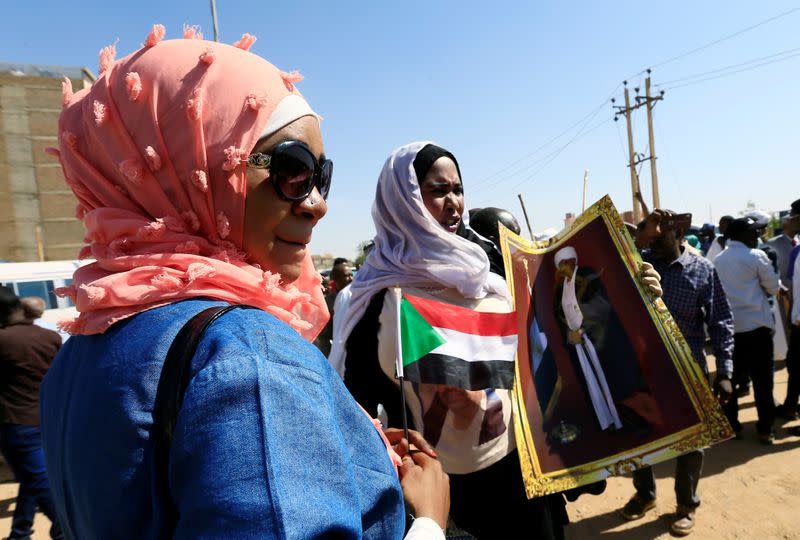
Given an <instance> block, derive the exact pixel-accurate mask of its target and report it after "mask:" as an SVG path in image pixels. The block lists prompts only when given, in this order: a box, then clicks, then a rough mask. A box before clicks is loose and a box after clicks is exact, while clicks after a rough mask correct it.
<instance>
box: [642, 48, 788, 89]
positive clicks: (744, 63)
mask: <svg viewBox="0 0 800 540" xmlns="http://www.w3.org/2000/svg"><path fill="white" fill-rule="evenodd" d="M798 51H800V47H795V48H793V49H786V50H783V51H780V52H776V53H774V54H769V55H767V56H761V57H759V58H753V59H752V60H747V61H746V62H739V63H737V64H731V65H728V66H725V67H721V68H718V69H712V70H709V71H704V72H702V73H695V74H694V75H687V76H686V77H680V78H678V79H672V80H670V81H665V82H663V83H660V84H657V85H656V86H658V87H662V86H669V85H671V84H673V83H678V82H683V81H687V80H690V79H697V78H699V77H705V76H706V75H713V74H715V73H720V72H723V71H727V70H729V69H733V68H737V67H742V66H747V65H749V64H754V63H757V62H762V61H764V60H769V59H771V58H775V57H778V56H786V55H788V54H790V53H796V52H798ZM780 60H782V58H781V59H780Z"/></svg>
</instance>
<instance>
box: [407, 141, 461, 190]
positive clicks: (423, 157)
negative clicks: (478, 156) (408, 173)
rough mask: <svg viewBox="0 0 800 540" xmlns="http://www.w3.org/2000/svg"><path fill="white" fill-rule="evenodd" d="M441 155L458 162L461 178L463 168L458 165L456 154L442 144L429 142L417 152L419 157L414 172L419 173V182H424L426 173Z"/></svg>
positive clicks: (415, 160)
mask: <svg viewBox="0 0 800 540" xmlns="http://www.w3.org/2000/svg"><path fill="white" fill-rule="evenodd" d="M441 157H448V158H450V159H452V160H453V163H455V164H456V170H457V171H458V179H459V180H461V169H460V168H459V167H458V161H457V160H456V156H454V155H453V154H451V153H450V152H448V151H447V150H445V149H444V148H442V147H440V146H436V145H435V144H428V145H426V146H424V147H423V148H422V150H420V151H419V152H418V153H417V157H415V158H414V172H415V173H417V182H418V183H420V184H421V183H422V181H423V180H424V179H425V175H426V174H428V171H430V170H431V167H433V164H434V163H435V162H436V160H437V159H439V158H441ZM462 183H463V182H462Z"/></svg>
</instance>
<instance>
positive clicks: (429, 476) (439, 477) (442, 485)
mask: <svg viewBox="0 0 800 540" xmlns="http://www.w3.org/2000/svg"><path fill="white" fill-rule="evenodd" d="M409 436H410V435H409ZM412 438H413V437H412ZM399 473H400V485H401V486H402V488H403V497H404V498H405V500H406V505H408V507H409V508H410V509H411V510H412V512H413V514H414V516H415V517H428V518H431V519H432V520H434V521H435V522H436V523H437V524H438V525H439V527H441V528H442V530H444V529H446V528H447V516H448V515H449V514H450V477H448V476H447V473H446V472H444V470H443V469H442V464H441V463H439V460H437V459H434V458H432V457H430V456H429V455H428V454H426V453H424V452H413V453H410V454H406V455H405V456H403V464H402V465H401V466H400V469H399Z"/></svg>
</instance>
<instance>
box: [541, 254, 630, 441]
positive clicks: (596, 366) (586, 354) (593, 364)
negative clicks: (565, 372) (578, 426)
mask: <svg viewBox="0 0 800 540" xmlns="http://www.w3.org/2000/svg"><path fill="white" fill-rule="evenodd" d="M555 264H556V268H557V269H558V271H557V275H558V277H559V279H560V278H562V277H563V280H564V281H563V287H562V288H561V309H562V311H563V315H564V319H565V320H566V324H567V327H568V329H569V330H568V332H567V342H568V343H569V344H570V346H572V347H574V348H575V352H576V353H577V356H578V363H579V364H580V369H581V373H582V374H583V378H584V380H585V381H586V386H587V390H588V392H589V399H590V400H591V403H592V408H593V409H594V412H595V414H596V415H597V421H598V422H599V423H600V429H601V430H603V431H605V430H606V429H609V428H611V427H613V428H615V429H620V428H622V422H621V420H620V418H619V414H617V408H616V406H615V405H614V399H613V397H612V395H611V390H610V389H609V386H608V381H607V380H606V376H605V373H604V372H603V368H602V366H601V364H600V359H599V357H598V356H597V351H596V349H595V347H594V344H593V343H592V340H591V338H590V337H589V335H588V334H587V333H586V331H585V330H584V320H583V316H584V314H583V312H582V311H581V307H580V304H579V303H578V297H577V294H576V291H575V281H576V280H575V277H576V275H577V272H578V253H577V252H576V251H575V248H573V247H571V246H567V247H565V248H562V249H560V250H558V251H557V252H556V254H555ZM556 302H558V298H556Z"/></svg>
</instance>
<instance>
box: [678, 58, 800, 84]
mask: <svg viewBox="0 0 800 540" xmlns="http://www.w3.org/2000/svg"><path fill="white" fill-rule="evenodd" d="M798 56H800V52H797V53H795V54H792V55H789V56H784V57H782V58H778V59H776V60H770V61H768V62H761V63H760V64H755V65H753V66H750V67H746V68H742V69H737V70H735V71H728V72H726V73H721V74H719V75H715V76H712V77H706V78H704V79H699V80H695V81H690V82H686V83H683V84H678V85H675V86H671V87H669V88H666V89H665V90H675V89H677V88H684V87H686V86H694V85H695V84H700V83H704V82H708V81H713V80H714V79H721V78H723V77H730V76H731V75H736V74H737V73H742V72H745V71H751V70H753V69H757V68H760V67H764V66H768V65H770V64H777V63H778V62H784V61H786V60H791V59H792V58H796V57H798Z"/></svg>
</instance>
